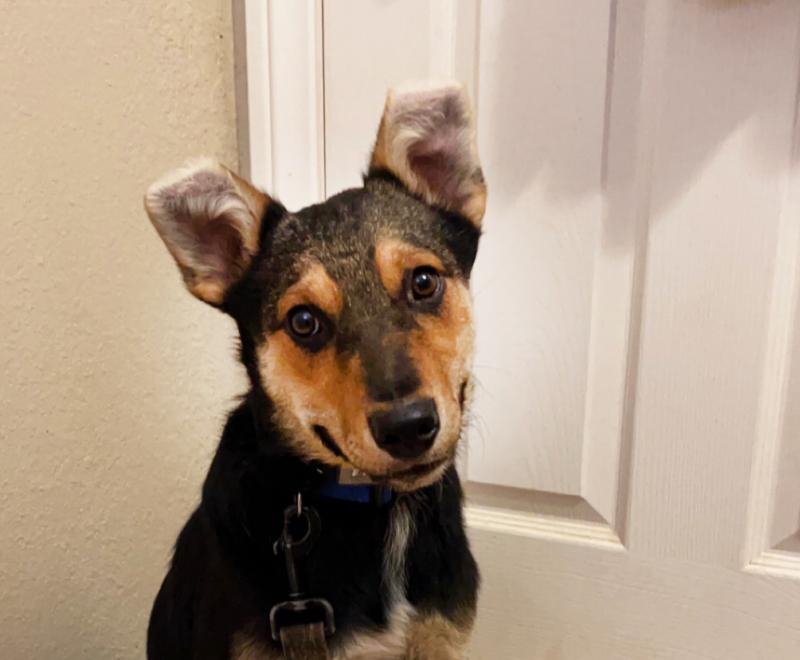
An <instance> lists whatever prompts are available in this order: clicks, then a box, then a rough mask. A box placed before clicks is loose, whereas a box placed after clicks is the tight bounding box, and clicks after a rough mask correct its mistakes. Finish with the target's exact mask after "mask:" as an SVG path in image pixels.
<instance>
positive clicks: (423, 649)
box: [405, 614, 473, 660]
mask: <svg viewBox="0 0 800 660" xmlns="http://www.w3.org/2000/svg"><path fill="white" fill-rule="evenodd" d="M466 619H467V620H466V621H464V622H463V623H456V622H454V621H451V620H450V619H448V618H446V617H444V616H442V615H441V614H426V615H420V616H419V617H418V618H416V619H414V620H413V621H412V622H411V624H410V625H409V629H408V647H407V650H406V655H405V660H461V659H462V658H463V657H464V652H465V649H466V646H467V642H468V641H469V635H470V632H471V630H472V619H473V617H472V616H469V617H466Z"/></svg>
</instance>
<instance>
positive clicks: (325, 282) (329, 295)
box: [278, 262, 342, 319]
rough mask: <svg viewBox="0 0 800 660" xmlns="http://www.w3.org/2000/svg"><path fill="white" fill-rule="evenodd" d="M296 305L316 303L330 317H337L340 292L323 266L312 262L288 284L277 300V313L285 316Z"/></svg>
mask: <svg viewBox="0 0 800 660" xmlns="http://www.w3.org/2000/svg"><path fill="white" fill-rule="evenodd" d="M296 305H316V306H317V307H319V308H320V309H321V310H322V311H323V312H325V313H326V314H328V316H330V317H331V318H334V319H335V318H337V317H338V316H339V314H340V313H341V311H342V293H341V291H340V290H339V287H338V286H337V285H336V282H334V281H333V280H332V279H331V277H330V275H328V273H327V271H326V270H325V267H324V266H323V265H322V264H321V263H319V262H312V263H311V264H310V265H309V266H308V268H307V269H306V271H305V272H304V273H303V275H302V277H301V278H300V279H299V280H298V281H297V282H295V284H293V285H292V286H290V287H289V288H288V289H287V290H286V293H284V294H283V296H282V297H281V299H280V300H279V301H278V315H279V317H280V318H283V317H284V316H286V314H287V312H288V311H289V310H290V309H291V308H292V307H295V306H296Z"/></svg>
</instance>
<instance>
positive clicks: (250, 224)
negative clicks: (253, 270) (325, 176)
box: [144, 158, 271, 306]
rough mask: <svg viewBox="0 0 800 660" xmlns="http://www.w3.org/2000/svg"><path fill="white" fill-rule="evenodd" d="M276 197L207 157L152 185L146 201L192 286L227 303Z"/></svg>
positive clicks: (202, 296)
mask: <svg viewBox="0 0 800 660" xmlns="http://www.w3.org/2000/svg"><path fill="white" fill-rule="evenodd" d="M270 202H271V200H270V198H269V197H268V196H267V195H265V194H264V193H262V192H260V191H258V190H256V189H255V188H254V187H253V186H251V185H250V184H249V183H247V182H246V181H245V180H244V179H241V178H239V177H238V176H236V175H235V174H234V173H233V172H231V171H230V170H228V169H227V168H226V167H224V166H223V165H221V164H219V163H217V162H215V161H213V160H211V159H207V158H204V159H201V160H196V161H192V162H189V163H187V164H186V165H184V166H183V167H182V168H180V169H178V170H175V171H173V172H170V173H168V174H167V175H165V176H164V177H162V178H161V179H159V180H158V181H156V182H155V183H154V184H153V185H151V186H150V188H149V189H148V190H147V194H146V195H145V198H144V206H145V209H146V210H147V215H148V216H150V220H151V221H152V223H153V226H154V227H155V228H156V231H158V233H159V235H160V236H161V238H162V240H163V241H164V243H165V244H166V246H167V249H168V250H169V251H170V253H171V254H172V256H173V257H174V258H175V262H176V263H177V264H178V267H179V268H180V270H181V273H182V274H183V279H184V281H185V283H186V287H187V288H188V289H189V291H191V292H192V293H193V294H194V295H195V296H197V297H198V298H200V300H203V301H205V302H207V303H209V304H211V305H215V306H218V305H221V304H222V303H223V301H224V300H225V295H226V293H227V292H228V290H229V289H230V287H231V286H232V285H233V284H234V283H236V282H237V281H238V280H239V279H240V278H241V276H242V275H243V274H244V272H245V270H246V269H247V267H248V266H249V265H250V262H251V261H252V259H253V256H254V255H255V254H256V252H257V251H258V243H259V236H260V233H261V222H262V219H263V218H264V214H265V212H266V209H267V206H269V204H270Z"/></svg>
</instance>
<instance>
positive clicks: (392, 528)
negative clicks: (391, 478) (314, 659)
mask: <svg viewBox="0 0 800 660" xmlns="http://www.w3.org/2000/svg"><path fill="white" fill-rule="evenodd" d="M413 533H414V526H413V518H412V516H411V512H410V510H409V507H408V504H407V503H406V502H405V501H404V500H403V499H402V498H401V499H399V500H398V501H397V503H396V504H395V506H394V507H393V510H392V515H391V518H390V521H389V527H388V530H387V535H386V542H385V551H384V562H383V574H382V579H381V587H382V589H383V591H384V593H385V594H386V602H387V610H388V611H387V623H386V626H385V627H383V628H381V629H380V630H364V631H355V632H353V634H352V635H351V636H349V637H348V638H347V640H346V641H345V642H344V643H343V644H342V645H341V646H340V647H338V648H337V649H336V650H335V651H334V652H333V653H332V655H331V658H332V660H401V659H402V658H404V657H405V653H406V649H407V647H408V630H409V623H410V621H411V620H412V618H413V616H414V614H415V610H414V608H413V607H412V606H411V605H410V604H409V602H408V600H407V599H406V573H407V567H406V554H407V551H408V545H409V542H410V540H411V537H412V535H413ZM231 657H232V660H277V659H278V658H280V657H282V656H281V655H277V656H276V655H275V654H274V652H273V651H272V650H271V649H268V648H266V647H265V646H264V645H263V644H261V643H260V642H259V641H258V640H256V639H253V638H252V637H249V636H237V638H236V641H235V644H234V649H233V653H232V655H231Z"/></svg>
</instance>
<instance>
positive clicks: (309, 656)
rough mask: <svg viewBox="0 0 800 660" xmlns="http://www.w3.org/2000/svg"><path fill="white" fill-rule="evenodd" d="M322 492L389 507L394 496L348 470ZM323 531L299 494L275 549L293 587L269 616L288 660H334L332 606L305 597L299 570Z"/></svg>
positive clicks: (286, 512)
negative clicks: (331, 649)
mask: <svg viewBox="0 0 800 660" xmlns="http://www.w3.org/2000/svg"><path fill="white" fill-rule="evenodd" d="M319 494H320V495H322V496H323V497H329V498H332V499H339V500H345V501H350V502H361V503H365V504H367V503H370V504H373V505H377V506H382V505H384V504H388V503H389V502H390V501H391V500H392V497H393V494H392V491H391V489H389V488H386V487H384V486H378V485H375V484H374V483H372V482H371V481H365V480H364V478H363V477H362V476H361V475H360V474H358V473H354V471H347V472H345V471H344V470H340V471H339V472H338V473H337V474H336V477H335V478H334V479H329V480H328V481H327V482H326V483H324V484H323V485H322V487H321V488H320V490H319ZM321 530H322V522H321V520H320V517H319V513H318V512H317V510H316V509H314V508H313V507H311V506H306V505H304V504H303V495H302V493H300V492H298V493H297V495H296V496H295V502H294V504H292V505H290V506H288V507H286V509H284V512H283V532H282V533H281V536H280V538H279V539H278V540H277V541H275V543H274V545H273V547H272V551H273V553H274V554H275V555H276V556H281V555H283V558H284V565H285V569H286V578H287V582H288V583H289V595H288V599H287V600H285V601H283V602H280V603H277V604H276V605H274V606H273V607H272V609H271V610H270V612H269V624H270V632H271V634H272V639H274V640H275V641H276V642H280V643H281V647H282V648H283V656H284V658H285V660H330V654H329V653H328V645H327V638H328V637H330V636H331V635H333V633H334V632H336V623H335V617H334V612H333V607H332V606H331V604H330V602H328V601H327V600H326V599H325V598H313V597H309V596H308V595H307V594H306V591H305V589H304V588H303V585H302V582H301V577H300V576H301V570H300V568H301V567H300V566H299V565H300V563H301V561H302V560H303V559H304V558H305V557H306V556H307V555H308V554H309V552H310V551H311V548H312V547H313V545H314V543H316V541H317V539H319V536H320V533H321Z"/></svg>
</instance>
